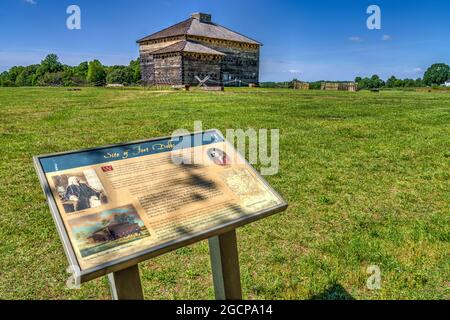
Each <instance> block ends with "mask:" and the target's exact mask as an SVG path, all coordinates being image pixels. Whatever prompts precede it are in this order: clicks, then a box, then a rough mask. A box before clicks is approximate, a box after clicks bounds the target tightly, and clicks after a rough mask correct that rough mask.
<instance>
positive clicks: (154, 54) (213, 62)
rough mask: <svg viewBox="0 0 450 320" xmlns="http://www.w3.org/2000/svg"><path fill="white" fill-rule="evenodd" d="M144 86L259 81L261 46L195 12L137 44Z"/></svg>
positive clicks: (232, 83)
mask: <svg viewBox="0 0 450 320" xmlns="http://www.w3.org/2000/svg"><path fill="white" fill-rule="evenodd" d="M137 43H138V44H139V51H140V60H141V70H142V82H143V84H144V85H154V84H168V85H200V84H201V82H203V81H205V79H208V80H207V81H205V84H206V85H209V86H212V85H215V86H221V85H247V84H257V83H258V82H259V53H260V47H261V46H262V44H261V43H259V42H258V41H255V40H253V39H250V38H248V37H246V36H243V35H241V34H239V33H237V32H235V31H232V30H230V29H228V28H225V27H223V26H220V25H218V24H216V23H213V22H212V21H211V15H209V14H204V13H194V14H193V15H192V16H191V17H190V18H189V19H187V20H185V21H182V22H180V23H178V24H176V25H173V26H171V27H169V28H167V29H164V30H162V31H159V32H156V33H154V34H152V35H150V36H147V37H145V38H143V39H140V40H138V41H137Z"/></svg>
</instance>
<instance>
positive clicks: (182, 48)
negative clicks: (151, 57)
mask: <svg viewBox="0 0 450 320" xmlns="http://www.w3.org/2000/svg"><path fill="white" fill-rule="evenodd" d="M172 52H192V53H203V54H212V55H217V56H225V54H223V53H222V52H219V51H216V50H213V49H211V48H208V47H205V46H204V45H201V44H199V43H195V42H192V41H185V40H182V41H179V42H177V43H174V44H172V45H170V46H167V47H164V48H162V49H159V50H156V51H153V52H151V54H161V53H172Z"/></svg>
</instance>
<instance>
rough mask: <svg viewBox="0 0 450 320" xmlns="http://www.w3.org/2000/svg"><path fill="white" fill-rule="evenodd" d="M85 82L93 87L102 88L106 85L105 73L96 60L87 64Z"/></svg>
mask: <svg viewBox="0 0 450 320" xmlns="http://www.w3.org/2000/svg"><path fill="white" fill-rule="evenodd" d="M87 81H88V82H89V83H90V84H92V85H95V86H104V85H105V83H106V71H105V68H104V67H103V65H102V64H101V63H100V61H98V60H94V61H91V62H89V66H88V73H87Z"/></svg>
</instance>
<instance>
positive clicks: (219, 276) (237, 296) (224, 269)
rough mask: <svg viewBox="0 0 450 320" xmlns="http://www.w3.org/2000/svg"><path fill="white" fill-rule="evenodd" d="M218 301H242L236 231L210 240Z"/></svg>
mask: <svg viewBox="0 0 450 320" xmlns="http://www.w3.org/2000/svg"><path fill="white" fill-rule="evenodd" d="M209 253H210V256H211V267H212V273H213V282H214V292H215V295H216V299H217V300H242V289H241V275H240V271H239V255H238V248H237V239H236V230H233V231H230V232H227V233H224V234H222V235H219V236H216V237H213V238H210V239H209Z"/></svg>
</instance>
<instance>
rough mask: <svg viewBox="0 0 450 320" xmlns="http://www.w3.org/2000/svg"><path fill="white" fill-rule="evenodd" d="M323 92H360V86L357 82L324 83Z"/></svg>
mask: <svg viewBox="0 0 450 320" xmlns="http://www.w3.org/2000/svg"><path fill="white" fill-rule="evenodd" d="M320 89H321V90H332V91H351V92H355V91H358V84H357V83H355V82H322V84H321V86H320Z"/></svg>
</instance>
